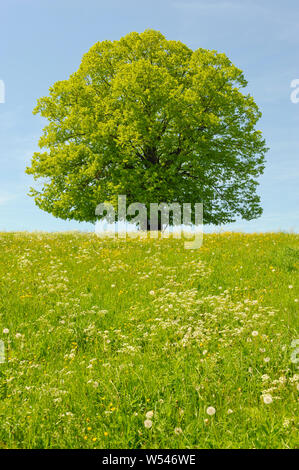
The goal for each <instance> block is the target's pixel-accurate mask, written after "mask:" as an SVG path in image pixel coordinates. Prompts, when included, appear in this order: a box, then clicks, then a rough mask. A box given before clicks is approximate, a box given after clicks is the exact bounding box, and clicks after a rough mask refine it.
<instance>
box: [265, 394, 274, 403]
mask: <svg viewBox="0 0 299 470" xmlns="http://www.w3.org/2000/svg"><path fill="white" fill-rule="evenodd" d="M263 400H264V403H265V404H266V405H269V404H270V403H272V401H273V399H272V396H271V395H270V393H267V394H266V395H263Z"/></svg>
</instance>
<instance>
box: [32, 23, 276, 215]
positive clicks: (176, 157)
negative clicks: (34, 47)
mask: <svg viewBox="0 0 299 470" xmlns="http://www.w3.org/2000/svg"><path fill="white" fill-rule="evenodd" d="M246 85H247V82H246V80H245V78H244V75H243V73H242V71H241V70H240V69H238V68H237V67H235V66H234V65H233V64H232V63H231V61H230V60H229V59H228V58H227V57H226V55H225V54H220V53H217V52H216V51H210V50H205V49H202V48H200V49H197V50H196V51H192V50H191V49H189V48H188V47H187V46H186V45H184V44H183V43H181V42H179V41H169V40H166V39H165V37H164V36H163V35H162V34H161V33H160V32H157V31H153V30H146V31H145V32H143V33H141V34H138V33H136V32H133V33H130V34H128V35H127V36H125V37H123V38H121V39H120V40H119V41H103V42H98V43H96V44H95V45H94V46H93V47H92V48H91V49H90V50H89V52H87V53H86V54H85V55H84V56H83V59H82V63H81V65H80V67H79V69H78V71H77V72H75V73H74V74H72V75H71V76H70V78H69V79H68V80H63V81H59V82H57V83H55V84H54V85H53V86H52V87H51V88H50V90H49V91H50V93H49V96H47V97H43V98H40V99H39V100H38V103H37V106H36V108H35V110H34V113H40V114H41V116H43V117H44V118H46V119H48V121H49V124H48V125H47V126H46V127H45V128H44V131H43V135H42V137H41V138H40V140H39V146H40V148H41V152H36V153H34V155H33V157H32V162H31V167H29V168H27V169H26V171H27V173H28V174H31V175H33V176H34V178H35V179H38V178H41V181H42V188H41V189H39V190H38V189H33V188H31V191H30V195H31V196H33V197H34V198H35V203H36V204H37V205H38V206H39V207H40V208H41V209H43V210H45V211H47V212H50V213H52V214H53V215H54V216H56V217H60V218H62V219H75V220H78V221H89V222H95V221H96V219H97V217H96V215H95V208H96V206H97V204H99V203H100V202H110V203H112V204H114V205H115V206H116V202H117V196H118V195H119V194H125V195H126V196H127V202H128V204H129V203H130V202H134V201H138V202H143V203H145V204H146V206H147V207H148V206H149V203H150V202H155V203H162V202H165V203H170V202H178V203H179V204H182V203H184V202H189V203H192V204H194V203H196V202H203V205H204V223H212V224H221V223H227V222H233V221H234V220H235V217H236V216H241V217H242V218H243V219H247V220H250V219H253V218H256V217H258V216H260V215H261V213H262V209H261V207H260V204H259V202H260V198H259V197H258V195H257V194H256V187H257V184H258V183H257V177H258V176H259V175H260V174H262V172H263V169H264V156H265V153H266V150H267V149H266V147H265V141H264V139H263V137H262V134H261V132H260V131H259V130H256V129H255V125H256V123H257V121H258V119H259V118H260V116H261V113H260V111H259V109H258V107H257V105H256V104H255V102H254V100H253V98H252V97H251V96H250V95H249V94H242V92H241V91H240V90H241V89H242V88H244V87H246Z"/></svg>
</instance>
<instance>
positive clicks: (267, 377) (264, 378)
mask: <svg viewBox="0 0 299 470" xmlns="http://www.w3.org/2000/svg"><path fill="white" fill-rule="evenodd" d="M269 379H270V377H269V375H267V374H263V375H262V381H263V382H265V381H266V380H269Z"/></svg>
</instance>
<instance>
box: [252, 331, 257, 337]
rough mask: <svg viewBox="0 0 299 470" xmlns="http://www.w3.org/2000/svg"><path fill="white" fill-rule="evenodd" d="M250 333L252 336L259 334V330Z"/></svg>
mask: <svg viewBox="0 0 299 470" xmlns="http://www.w3.org/2000/svg"><path fill="white" fill-rule="evenodd" d="M251 334H252V336H257V335H258V334H259V332H258V331H253V332H252V333H251Z"/></svg>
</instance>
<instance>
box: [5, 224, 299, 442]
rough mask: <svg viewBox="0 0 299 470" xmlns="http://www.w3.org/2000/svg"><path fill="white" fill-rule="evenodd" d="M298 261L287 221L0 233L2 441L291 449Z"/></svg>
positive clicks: (298, 240)
mask: <svg viewBox="0 0 299 470" xmlns="http://www.w3.org/2000/svg"><path fill="white" fill-rule="evenodd" d="M298 268H299V235H294V234H286V233H273V234H266V233H265V234H250V235H249V234H246V235H245V234H241V233H223V234H211V235H204V242H203V246H202V247H201V248H200V249H198V250H186V249H184V243H183V240H173V239H161V240H150V239H148V240H127V241H123V240H117V239H115V240H102V239H100V238H98V237H97V236H95V235H94V234H83V233H79V232H78V233H76V232H75V233H56V234H54V233H53V234H50V233H48V234H47V233H1V234H0V339H1V340H2V341H3V342H4V346H5V356H6V358H5V362H3V363H1V364H0V448H46V449H48V448H130V449H135V448H170V449H175V448H295V447H296V446H297V445H298V428H296V424H298V423H296V417H297V416H298V409H297V404H298V390H299V385H298V379H299V370H298V365H299V364H298V363H297V364H296V361H294V360H292V359H291V358H292V353H294V349H293V347H292V341H294V340H296V339H297V338H298V337H299V335H298V307H299V303H298V302H299V283H298ZM293 357H294V355H293Z"/></svg>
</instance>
